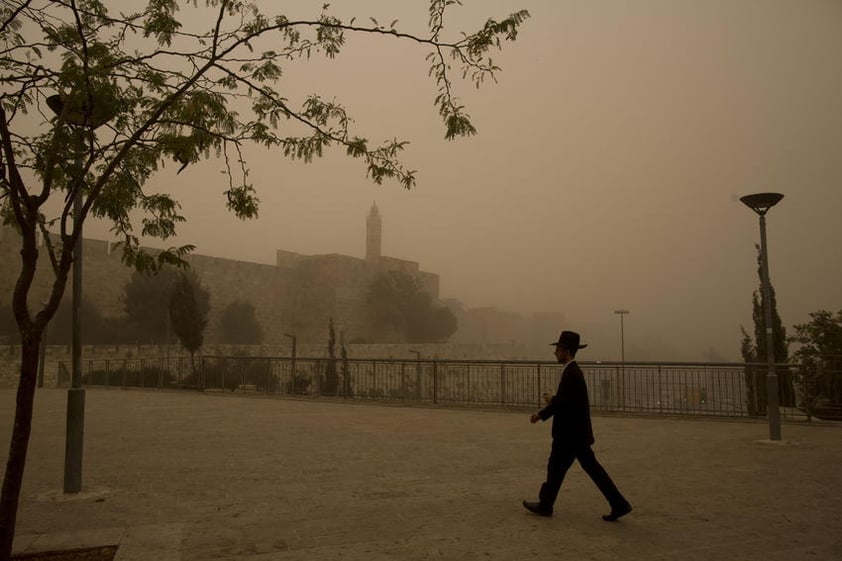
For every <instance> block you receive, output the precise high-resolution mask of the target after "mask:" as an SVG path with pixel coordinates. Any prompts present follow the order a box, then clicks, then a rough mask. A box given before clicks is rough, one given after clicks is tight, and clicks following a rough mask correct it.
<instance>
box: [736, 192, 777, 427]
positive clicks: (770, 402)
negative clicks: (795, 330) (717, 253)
mask: <svg viewBox="0 0 842 561" xmlns="http://www.w3.org/2000/svg"><path fill="white" fill-rule="evenodd" d="M783 198H784V196H783V195H781V194H780V193H755V194H753V195H746V196H744V197H740V201H741V202H742V203H743V204H744V205H746V206H747V207H748V208H750V209H751V210H753V211H754V212H756V213H757V215H758V216H760V270H761V276H762V281H763V300H764V302H765V305H764V306H763V307H764V313H763V315H764V319H765V321H764V323H765V327H766V362H767V364H768V367H769V373H768V374H767V376H766V399H767V401H766V409H767V415H768V418H769V439H770V440H780V439H781V412H780V409H779V406H780V402H779V399H778V377H777V375H776V374H775V349H774V345H775V343H774V338H773V337H772V289H771V286H770V284H769V256H768V253H767V251H766V213H767V212H768V211H769V209H770V208H772V207H773V206H775V205H776V204H778V203H779V202H780V201H781V199H783Z"/></svg>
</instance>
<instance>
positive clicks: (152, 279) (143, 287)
mask: <svg viewBox="0 0 842 561" xmlns="http://www.w3.org/2000/svg"><path fill="white" fill-rule="evenodd" d="M177 279H178V271H177V270H176V269H174V268H172V267H163V268H161V269H160V270H158V271H142V272H141V271H134V272H133V273H132V276H131V278H130V279H129V282H128V283H127V284H126V287H125V288H124V292H123V299H124V307H125V311H126V316H127V319H128V321H129V323H131V324H132V325H133V326H134V327H135V334H136V336H137V342H138V343H151V344H161V343H167V344H169V343H170V341H169V333H170V328H171V322H170V319H169V314H170V312H169V308H170V299H171V298H172V293H173V287H174V286H175V284H176V281H177Z"/></svg>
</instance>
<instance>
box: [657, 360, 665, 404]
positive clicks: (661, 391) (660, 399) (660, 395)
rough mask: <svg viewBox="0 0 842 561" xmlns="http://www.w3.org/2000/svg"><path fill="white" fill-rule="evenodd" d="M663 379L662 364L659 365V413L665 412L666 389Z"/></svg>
mask: <svg viewBox="0 0 842 561" xmlns="http://www.w3.org/2000/svg"><path fill="white" fill-rule="evenodd" d="M662 384H663V382H662V380H661V365H660V364H659V365H658V414H661V413H663V412H664V391H663V388H662Z"/></svg>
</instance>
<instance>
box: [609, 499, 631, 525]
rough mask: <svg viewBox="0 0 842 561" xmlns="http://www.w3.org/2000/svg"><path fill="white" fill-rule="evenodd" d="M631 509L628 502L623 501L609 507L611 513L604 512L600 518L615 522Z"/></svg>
mask: <svg viewBox="0 0 842 561" xmlns="http://www.w3.org/2000/svg"><path fill="white" fill-rule="evenodd" d="M631 511H632V507H631V505H630V504H629V503H623V504H621V505H617V506H615V507H612V508H611V514H604V515H603V516H602V519H603V520H605V521H606V522H616V521H617V520H619V519H620V518H622V517H623V516H625V515H627V514H628V513H630V512H631Z"/></svg>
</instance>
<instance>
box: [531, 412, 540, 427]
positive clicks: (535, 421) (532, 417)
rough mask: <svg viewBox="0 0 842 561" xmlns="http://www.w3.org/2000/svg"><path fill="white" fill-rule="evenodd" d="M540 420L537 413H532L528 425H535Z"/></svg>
mask: <svg viewBox="0 0 842 561" xmlns="http://www.w3.org/2000/svg"><path fill="white" fill-rule="evenodd" d="M540 420H541V416H540V415H538V413H533V414H532V415H531V416H530V417H529V422H530V423H532V424H533V425H534V424H535V423H537V422H538V421H540Z"/></svg>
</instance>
